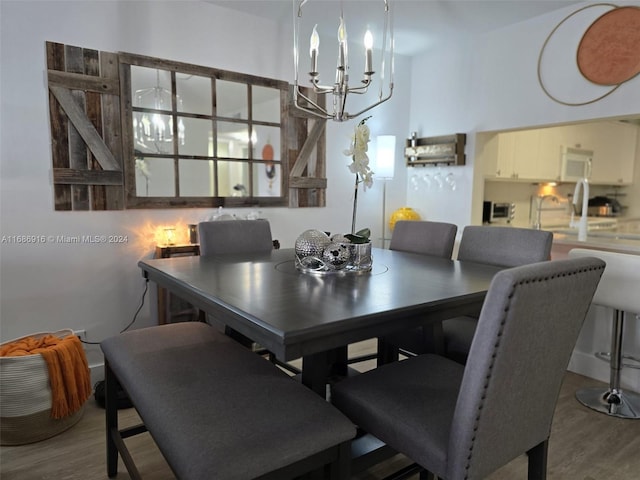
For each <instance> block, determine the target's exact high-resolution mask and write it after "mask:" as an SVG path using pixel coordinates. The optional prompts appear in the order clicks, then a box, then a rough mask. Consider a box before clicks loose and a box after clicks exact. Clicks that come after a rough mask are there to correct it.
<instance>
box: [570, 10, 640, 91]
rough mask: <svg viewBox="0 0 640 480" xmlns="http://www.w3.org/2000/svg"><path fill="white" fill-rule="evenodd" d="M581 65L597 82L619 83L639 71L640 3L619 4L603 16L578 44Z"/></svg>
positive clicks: (593, 80) (586, 73)
mask: <svg viewBox="0 0 640 480" xmlns="http://www.w3.org/2000/svg"><path fill="white" fill-rule="evenodd" d="M577 61H578V68H579V69H580V72H581V73H582V75H583V76H584V77H585V78H586V79H587V80H589V81H591V82H593V83H595V84H598V85H618V84H620V83H623V82H626V81H627V80H630V79H631V78H633V77H635V76H636V75H638V73H640V7H632V6H631V7H618V8H615V9H613V10H611V11H609V12H607V13H605V14H604V15H602V16H600V17H599V18H598V19H597V20H596V21H595V22H593V23H592V24H591V26H590V27H589V28H588V29H587V31H586V32H585V33H584V35H583V37H582V40H581V41H580V45H579V46H578V57H577Z"/></svg>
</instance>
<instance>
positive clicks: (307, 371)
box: [302, 346, 348, 398]
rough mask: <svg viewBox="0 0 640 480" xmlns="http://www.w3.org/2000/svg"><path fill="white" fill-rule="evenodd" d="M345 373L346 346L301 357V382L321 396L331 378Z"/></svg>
mask: <svg viewBox="0 0 640 480" xmlns="http://www.w3.org/2000/svg"><path fill="white" fill-rule="evenodd" d="M347 373H348V366H347V346H344V347H339V348H336V349H333V350H329V351H326V352H320V353H314V354H312V355H306V356H304V357H302V384H303V385H305V386H307V387H309V388H310V389H311V390H313V391H314V392H316V393H317V394H318V395H320V396H321V397H323V398H326V396H327V385H328V384H329V383H330V381H331V379H332V378H333V379H335V378H336V377H346V376H347Z"/></svg>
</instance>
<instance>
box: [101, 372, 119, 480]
mask: <svg viewBox="0 0 640 480" xmlns="http://www.w3.org/2000/svg"><path fill="white" fill-rule="evenodd" d="M104 380H105V382H104V386H105V419H106V432H107V476H108V477H109V478H111V477H114V476H116V475H117V474H118V447H117V446H116V443H115V441H114V439H113V432H117V431H118V398H117V393H116V390H117V386H116V385H117V382H116V377H115V375H114V374H113V371H112V370H111V367H110V366H109V362H107V361H105V363H104Z"/></svg>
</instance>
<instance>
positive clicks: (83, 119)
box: [49, 86, 122, 171]
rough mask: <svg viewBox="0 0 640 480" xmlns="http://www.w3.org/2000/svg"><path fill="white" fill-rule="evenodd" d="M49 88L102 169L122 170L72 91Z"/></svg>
mask: <svg viewBox="0 0 640 480" xmlns="http://www.w3.org/2000/svg"><path fill="white" fill-rule="evenodd" d="M49 90H51V93H53V95H54V97H56V100H58V102H59V103H60V106H61V107H62V109H63V110H64V111H65V113H66V114H67V116H68V117H69V120H71V123H72V124H73V126H74V127H76V130H78V133H79V134H80V136H81V137H82V139H83V140H84V142H85V143H86V144H87V147H89V150H91V153H93V155H95V157H96V160H97V161H98V163H99V164H100V166H101V167H102V169H103V170H115V171H121V170H122V169H121V168H120V165H119V164H118V162H117V161H116V159H115V158H114V156H113V154H112V153H111V152H110V151H109V149H108V148H107V146H106V145H105V144H104V142H103V141H102V138H101V137H100V135H99V134H98V132H97V131H96V129H95V127H94V126H93V125H92V124H91V121H90V120H89V118H88V117H87V115H86V114H85V112H84V111H83V110H82V109H81V108H80V107H79V106H78V105H77V104H76V102H75V101H74V100H73V96H72V95H71V91H69V90H68V89H66V88H63V87H56V86H49Z"/></svg>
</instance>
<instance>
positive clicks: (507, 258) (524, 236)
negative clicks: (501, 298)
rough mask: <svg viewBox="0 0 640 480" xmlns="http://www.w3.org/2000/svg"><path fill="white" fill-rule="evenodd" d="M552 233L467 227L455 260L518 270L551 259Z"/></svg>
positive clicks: (506, 228) (520, 229) (525, 229)
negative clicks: (522, 266) (520, 267)
mask: <svg viewBox="0 0 640 480" xmlns="http://www.w3.org/2000/svg"><path fill="white" fill-rule="evenodd" d="M552 242H553V233H551V232H547V231H545V230H532V229H530V228H516V227H487V226H473V225H471V226H467V227H465V228H464V230H463V231H462V239H461V240H460V247H459V249H458V260H466V261H469V262H478V263H486V264H489V265H497V266H500V267H508V268H510V267H517V266H520V265H526V264H528V263H536V262H542V261H544V260H549V259H550V258H551V243H552Z"/></svg>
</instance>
